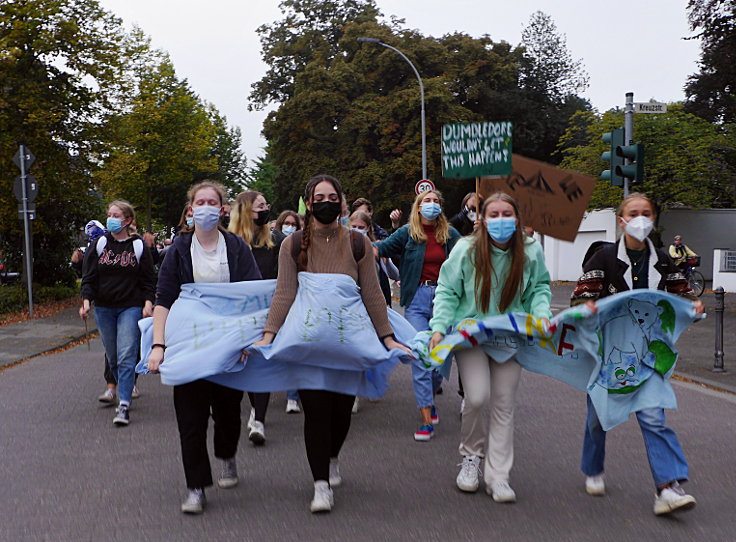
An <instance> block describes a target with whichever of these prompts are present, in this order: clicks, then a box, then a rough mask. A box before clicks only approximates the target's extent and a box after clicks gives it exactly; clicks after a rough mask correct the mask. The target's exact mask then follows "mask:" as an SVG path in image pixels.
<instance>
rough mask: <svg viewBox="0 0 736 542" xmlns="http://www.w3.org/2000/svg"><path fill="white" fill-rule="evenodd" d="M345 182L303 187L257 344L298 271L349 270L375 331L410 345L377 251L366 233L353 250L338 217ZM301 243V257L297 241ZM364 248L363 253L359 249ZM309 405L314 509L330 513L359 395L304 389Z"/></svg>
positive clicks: (275, 326)
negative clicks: (301, 209) (392, 315)
mask: <svg viewBox="0 0 736 542" xmlns="http://www.w3.org/2000/svg"><path fill="white" fill-rule="evenodd" d="M342 198H343V195H342V187H341V186H340V183H339V182H338V180H337V179H335V178H334V177H331V176H329V175H317V176H316V177H313V178H312V179H310V181H309V182H308V183H307V187H306V189H305V192H304V201H305V202H306V206H307V213H306V218H305V226H304V231H303V234H302V235H301V236H297V235H290V236H289V237H287V238H286V240H285V241H284V242H283V244H282V247H281V252H280V254H279V276H278V279H277V283H276V292H275V293H274V296H273V300H272V302H271V310H270V311H269V314H268V321H267V322H266V327H265V328H264V333H263V339H262V340H260V341H258V342H256V343H255V345H256V346H260V345H266V344H270V343H271V342H272V341H273V338H274V336H275V335H276V333H278V331H279V329H280V328H281V326H282V325H283V323H284V320H285V319H286V315H287V314H288V312H289V309H290V308H291V305H292V303H293V302H294V299H295V298H296V292H297V286H298V283H297V274H298V272H299V271H307V272H309V273H339V274H343V275H348V276H350V277H351V278H353V280H355V282H356V283H357V284H358V286H359V287H360V292H361V297H362V298H363V303H364V304H365V307H366V309H367V311H368V314H369V316H370V318H371V321H372V322H373V326H374V327H375V329H376V334H377V335H378V336H379V337H380V339H381V340H382V342H383V344H384V345H385V346H386V348H388V349H392V348H399V349H401V350H404V351H405V352H407V353H409V352H410V351H409V349H408V348H407V347H405V346H403V345H402V344H399V343H398V342H397V341H396V339H395V337H394V335H393V329H392V328H391V324H390V323H389V321H388V314H387V311H386V302H385V300H384V298H383V294H382V293H381V289H380V287H379V285H378V276H377V274H376V266H375V261H374V259H373V250H372V249H371V245H370V242H369V241H368V239H367V238H366V237H363V236H361V238H359V241H360V242H362V243H363V244H364V250H362V251H355V252H354V250H353V244H354V243H353V241H352V238H351V235H350V231H349V230H348V229H347V228H344V227H342V226H340V224H339V223H338V222H337V218H338V216H340V211H341V208H342ZM295 240H296V241H297V242H300V249H299V251H298V256H297V257H296V258H295V257H294V254H296V249H295V247H293V246H292V245H293V243H294V242H295ZM360 252H362V255H361V256H360V257H357V256H358V254H360ZM299 397H300V398H301V400H302V408H303V410H304V442H305V445H306V449H307V460H308V461H309V466H310V468H311V470H312V476H313V478H314V499H313V500H312V503H311V506H310V508H311V510H312V512H329V511H330V510H331V509H332V506H333V504H334V498H333V493H332V487H336V486H338V485H339V484H340V482H341V478H340V472H339V468H338V459H337V457H338V454H339V453H340V448H341V447H342V444H343V442H344V441H345V438H346V437H347V434H348V430H349V429H350V414H351V413H350V411H351V409H352V406H353V401H354V400H355V397H354V396H353V395H346V394H343V393H336V392H332V391H327V390H315V389H300V390H299Z"/></svg>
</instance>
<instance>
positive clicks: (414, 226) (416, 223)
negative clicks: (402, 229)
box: [409, 190, 450, 245]
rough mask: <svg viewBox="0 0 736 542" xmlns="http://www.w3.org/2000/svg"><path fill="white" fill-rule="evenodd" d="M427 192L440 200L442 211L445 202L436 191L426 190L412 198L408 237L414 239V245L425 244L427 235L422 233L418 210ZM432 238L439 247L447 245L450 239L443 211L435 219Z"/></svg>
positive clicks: (448, 227) (448, 223)
mask: <svg viewBox="0 0 736 542" xmlns="http://www.w3.org/2000/svg"><path fill="white" fill-rule="evenodd" d="M429 192H431V193H432V194H434V195H435V196H437V198H438V199H439V200H440V207H442V208H443V209H444V207H445V200H444V199H443V198H442V194H441V193H440V192H438V191H437V190H428V191H427V192H422V193H421V194H419V195H418V196H417V197H416V198H414V203H413V204H412V206H411V214H410V215H409V235H410V236H411V238H412V239H414V242H415V243H426V242H427V234H426V233H424V228H423V227H422V218H421V215H420V214H419V210H420V209H421V208H422V200H423V199H424V196H426V195H427V194H428V193H429ZM434 238H435V239H436V240H437V243H439V244H440V245H445V244H447V241H448V240H449V239H450V222H449V221H448V220H447V217H446V216H445V212H444V210H443V211H442V212H441V213H440V214H439V216H438V217H437V218H435V224H434Z"/></svg>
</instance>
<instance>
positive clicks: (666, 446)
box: [580, 397, 688, 487]
mask: <svg viewBox="0 0 736 542" xmlns="http://www.w3.org/2000/svg"><path fill="white" fill-rule="evenodd" d="M636 419H637V421H638V422H639V427H640V428H641V434H642V436H643V437H644V447H645V448H646V450H647V459H649V468H650V469H651V471H652V477H653V478H654V484H655V485H656V486H657V487H660V486H662V485H665V484H668V483H670V482H675V481H679V482H684V481H685V480H687V477H688V467H687V461H686V460H685V454H684V453H683V452H682V447H681V446H680V441H679V440H678V439H677V435H676V434H675V431H674V430H673V429H672V428H671V427H668V426H667V425H665V419H664V409H662V408H646V409H644V410H640V411H639V412H637V413H636ZM605 457H606V432H605V431H604V430H603V428H602V427H601V423H600V421H599V420H598V415H597V414H596V413H595V409H594V408H593V404H592V403H591V401H590V397H588V418H587V420H586V423H585V438H584V440H583V458H582V460H581V462H580V468H581V470H582V471H583V473H585V475H586V476H596V475H598V474H601V473H602V472H603V462H604V460H605Z"/></svg>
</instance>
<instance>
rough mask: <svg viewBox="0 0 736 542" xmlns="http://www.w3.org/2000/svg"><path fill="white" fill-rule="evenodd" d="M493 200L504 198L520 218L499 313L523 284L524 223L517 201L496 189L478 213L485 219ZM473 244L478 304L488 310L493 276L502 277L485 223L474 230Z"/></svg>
mask: <svg viewBox="0 0 736 542" xmlns="http://www.w3.org/2000/svg"><path fill="white" fill-rule="evenodd" d="M494 201H505V202H506V203H508V204H509V205H511V207H513V208H514V215H515V216H516V219H517V221H518V224H517V225H516V231H515V232H514V235H513V236H512V237H511V240H510V242H509V250H510V251H511V267H510V268H509V274H508V276H507V277H506V280H505V281H504V284H503V290H502V291H501V299H500V300H499V303H498V310H499V312H504V311H505V310H506V309H507V308H508V307H509V305H511V303H512V302H513V301H514V298H515V297H516V295H517V294H518V292H519V289H520V288H521V287H522V286H521V283H522V280H523V278H524V262H525V260H526V256H525V254H524V241H525V239H524V237H526V236H525V235H524V226H523V225H522V223H521V216H520V215H519V205H518V204H517V203H516V200H515V199H514V198H512V197H511V196H509V195H508V194H506V193H504V192H496V193H495V194H492V195H491V196H490V197H488V199H486V200H485V201H484V202H483V206H482V207H481V209H480V213H479V216H480V217H482V218H483V219H485V216H486V207H488V205H489V204H490V203H491V202H494ZM473 244H474V245H475V262H474V263H475V306H476V307H477V309H478V311H479V312H481V313H487V312H488V308H489V305H490V304H491V291H492V290H493V286H494V285H493V278H494V277H496V278H497V279H498V278H500V277H498V275H496V273H494V271H493V258H492V257H491V254H492V249H491V236H490V235H489V234H488V229H487V228H486V227H485V226H481V227H478V228H476V230H475V233H473Z"/></svg>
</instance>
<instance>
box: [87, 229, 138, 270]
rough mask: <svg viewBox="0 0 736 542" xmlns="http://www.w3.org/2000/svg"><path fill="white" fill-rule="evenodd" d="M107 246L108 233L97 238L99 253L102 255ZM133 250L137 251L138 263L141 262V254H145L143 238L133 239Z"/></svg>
mask: <svg viewBox="0 0 736 542" xmlns="http://www.w3.org/2000/svg"><path fill="white" fill-rule="evenodd" d="M106 246H107V235H102V236H100V238H99V239H97V246H96V249H97V255H98V256H100V255H101V254H102V251H103V250H105V247H106ZM133 252H135V259H136V261H137V262H138V264H140V263H141V256H143V239H140V238H138V239H133Z"/></svg>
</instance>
